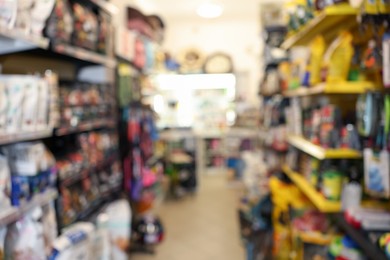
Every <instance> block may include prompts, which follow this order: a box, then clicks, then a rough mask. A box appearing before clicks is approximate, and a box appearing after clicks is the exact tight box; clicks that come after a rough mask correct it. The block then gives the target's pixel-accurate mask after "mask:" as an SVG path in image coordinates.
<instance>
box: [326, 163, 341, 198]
mask: <svg viewBox="0 0 390 260" xmlns="http://www.w3.org/2000/svg"><path fill="white" fill-rule="evenodd" d="M321 176H322V193H323V194H324V196H325V198H327V199H329V200H335V201H337V200H340V198H341V187H342V185H343V174H342V173H341V172H339V171H337V170H332V169H331V170H326V171H324V172H322V174H321Z"/></svg>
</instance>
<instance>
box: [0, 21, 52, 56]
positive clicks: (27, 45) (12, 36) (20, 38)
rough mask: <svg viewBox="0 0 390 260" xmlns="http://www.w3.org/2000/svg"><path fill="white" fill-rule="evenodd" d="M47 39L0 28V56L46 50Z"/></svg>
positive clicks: (47, 45)
mask: <svg viewBox="0 0 390 260" xmlns="http://www.w3.org/2000/svg"><path fill="white" fill-rule="evenodd" d="M48 47H49V39H47V38H44V37H42V36H37V35H31V34H30V35H28V34H27V33H26V32H23V31H21V30H15V29H8V28H4V27H0V54H7V53H14V52H19V51H25V50H30V49H36V48H41V49H47V48H48Z"/></svg>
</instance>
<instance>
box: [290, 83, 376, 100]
mask: <svg viewBox="0 0 390 260" xmlns="http://www.w3.org/2000/svg"><path fill="white" fill-rule="evenodd" d="M381 88H382V87H381V86H378V85H375V84H374V83H373V82H370V81H356V82H353V81H346V82H337V83H336V82H335V83H326V82H324V83H320V84H317V85H315V86H313V87H299V88H297V89H292V90H286V91H284V92H283V96H285V97H304V96H313V95H320V94H329V95H331V94H346V95H347V94H361V93H365V92H367V91H375V90H381Z"/></svg>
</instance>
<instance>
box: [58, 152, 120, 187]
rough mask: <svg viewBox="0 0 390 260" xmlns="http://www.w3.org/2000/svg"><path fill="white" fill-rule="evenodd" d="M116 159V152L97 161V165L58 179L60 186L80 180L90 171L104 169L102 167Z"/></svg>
mask: <svg viewBox="0 0 390 260" xmlns="http://www.w3.org/2000/svg"><path fill="white" fill-rule="evenodd" d="M117 159H118V155H117V154H113V155H110V156H109V157H108V159H105V160H104V161H103V162H101V163H99V164H98V165H96V166H92V167H90V168H84V169H81V170H80V171H79V172H77V173H75V174H73V175H72V176H69V177H67V178H65V179H62V180H60V183H61V185H62V186H65V187H66V186H70V185H72V184H74V183H77V182H79V181H80V180H83V179H85V178H87V177H88V176H89V175H90V173H91V172H93V171H98V170H100V169H104V168H106V167H108V166H109V165H111V164H113V163H114V161H115V160H117Z"/></svg>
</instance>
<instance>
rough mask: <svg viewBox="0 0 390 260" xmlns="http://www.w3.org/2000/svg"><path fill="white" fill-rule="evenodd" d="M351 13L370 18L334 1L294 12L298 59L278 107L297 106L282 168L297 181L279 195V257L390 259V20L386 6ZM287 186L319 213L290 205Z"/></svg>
mask: <svg viewBox="0 0 390 260" xmlns="http://www.w3.org/2000/svg"><path fill="white" fill-rule="evenodd" d="M351 4H353V5H358V6H354V7H355V8H356V7H360V9H355V8H354V7H351V6H350V5H349V4H348V3H338V2H329V1H328V2H324V1H314V2H311V1H308V2H300V3H294V4H289V5H288V6H287V9H286V10H288V11H289V23H288V28H289V32H288V34H287V38H286V40H285V41H284V42H283V43H282V44H281V47H282V48H284V49H286V50H287V49H288V50H290V58H289V61H283V62H281V63H279V64H278V66H275V68H276V70H275V71H274V72H276V74H275V75H272V77H273V76H275V77H276V79H274V82H277V85H279V86H278V89H279V93H280V96H279V97H275V98H278V99H279V100H280V99H284V100H288V101H284V102H286V106H285V107H283V108H282V109H281V111H280V113H282V114H285V118H286V123H287V129H288V131H287V132H288V134H287V135H286V140H287V142H288V143H289V145H290V148H289V152H288V155H287V157H286V163H285V164H284V165H283V167H282V168H283V172H284V173H285V174H286V176H287V177H288V178H287V180H284V182H285V183H282V184H278V185H276V184H274V185H275V188H274V189H272V192H271V193H272V201H273V202H274V210H273V214H274V219H273V225H274V241H273V242H274V257H280V258H283V257H290V258H293V259H313V258H323V259H325V258H331V259H366V257H367V258H369V259H386V257H387V258H388V257H389V253H388V244H389V243H388V232H389V226H388V221H387V219H388V214H389V209H388V203H389V200H388V199H389V186H390V185H389V178H388V177H389V172H390V170H389V167H388V165H389V164H388V162H389V156H388V147H389V146H388V136H389V131H388V130H389V127H388V125H389V124H388V122H390V121H389V115H390V113H389V112H388V111H387V110H388V97H387V95H384V94H383V93H382V92H381V90H382V86H383V85H384V86H387V85H388V83H387V76H388V75H389V73H388V71H389V69H388V64H387V63H388V60H389V53H388V48H387V47H388V46H387V43H388V36H387V22H386V21H388V19H389V13H390V12H388V11H389V8H388V5H386V4H385V3H382V2H379V1H373V2H369V1H365V2H359V3H358V2H353V3H351ZM359 15H361V17H362V20H363V22H362V23H358V22H357V20H356V17H357V16H359ZM336 21H337V22H336ZM336 27H337V28H336ZM336 29H337V30H336ZM373 31H375V33H373ZM298 45H300V46H302V45H306V47H296V46H298ZM292 47H294V48H292ZM343 94H344V95H343ZM346 94H348V95H346ZM359 94H360V95H359ZM286 176H285V177H286ZM289 181H290V182H289ZM281 185H290V186H293V187H294V189H296V192H301V193H302V194H304V195H305V197H306V199H308V200H309V201H310V202H311V203H312V205H310V203H308V206H305V207H300V206H299V205H296V203H298V202H299V201H301V202H303V201H304V200H303V199H299V198H296V199H294V200H290V198H289V197H287V196H284V197H283V196H282V195H280V193H281ZM290 193H291V192H290ZM290 197H291V195H290ZM305 203H306V204H307V202H305ZM294 204H295V205H294ZM279 208H280V209H279ZM283 208H284V210H283ZM291 209H293V210H291ZM313 209H315V210H313ZM281 212H284V213H281ZM330 213H336V214H330ZM282 220H283V221H282ZM282 248H283V249H287V250H279V249H282Z"/></svg>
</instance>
